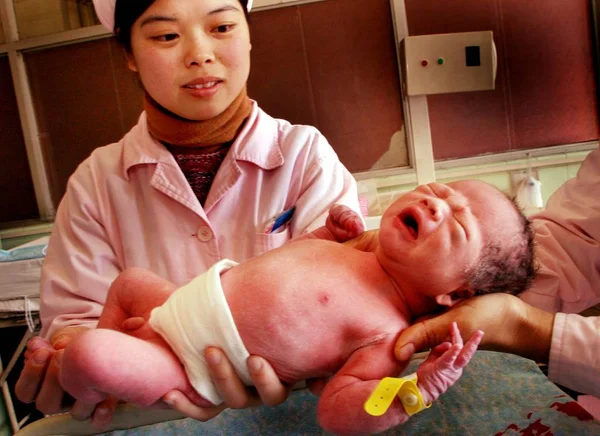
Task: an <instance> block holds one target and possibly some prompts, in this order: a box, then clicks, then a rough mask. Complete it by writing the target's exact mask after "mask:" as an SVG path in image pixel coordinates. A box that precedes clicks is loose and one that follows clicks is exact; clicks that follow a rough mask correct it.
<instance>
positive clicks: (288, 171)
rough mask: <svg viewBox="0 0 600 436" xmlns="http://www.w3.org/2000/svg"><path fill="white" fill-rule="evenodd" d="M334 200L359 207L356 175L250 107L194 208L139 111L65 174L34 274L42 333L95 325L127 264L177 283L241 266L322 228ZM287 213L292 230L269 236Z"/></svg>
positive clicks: (307, 137)
mask: <svg viewBox="0 0 600 436" xmlns="http://www.w3.org/2000/svg"><path fill="white" fill-rule="evenodd" d="M334 203H342V204H346V205H347V206H349V207H351V208H352V209H354V210H356V211H357V212H359V206H358V195H357V190H356V183H355V180H354V178H353V177H352V175H351V174H350V173H349V172H348V171H347V170H346V168H345V167H344V166H343V165H342V164H341V163H340V161H339V159H338V157H337V155H336V154H335V152H334V151H333V149H332V148H331V146H330V145H329V143H328V142H327V140H326V139H325V138H324V137H323V135H321V134H320V133H319V132H318V131H317V129H315V128H313V127H309V126H298V125H291V124H290V123H288V122H287V121H283V120H278V119H274V118H272V117H270V116H269V115H267V114H266V113H265V112H263V111H262V110H261V109H260V108H259V107H258V106H257V104H256V103H253V108H252V113H251V115H250V117H249V119H248V120H247V122H246V124H245V126H244V127H243V129H242V131H241V132H240V134H239V135H238V137H237V139H236V140H235V142H234V143H233V145H232V147H231V149H230V151H229V153H228V154H227V156H226V157H225V160H224V161H223V163H222V165H221V167H220V169H219V171H218V173H217V175H216V177H215V179H214V182H213V185H212V187H211V190H210V192H209V195H208V198H207V200H206V203H205V205H204V207H202V206H201V205H200V203H199V201H198V199H197V198H196V196H195V195H194V193H193V192H192V189H191V188H190V186H189V184H188V182H187V181H186V179H185V177H184V175H183V173H182V172H181V170H180V168H179V166H178V165H177V163H176V162H175V160H174V158H173V156H172V155H171V153H170V152H169V151H168V150H167V149H166V148H165V147H164V146H163V145H161V144H160V143H158V142H157V141H156V140H154V139H153V138H152V137H151V136H150V135H149V133H148V128H147V124H146V116H145V114H142V116H141V117H140V120H139V122H138V124H137V125H136V126H135V127H134V128H133V129H132V130H131V131H130V132H129V133H127V134H126V135H125V136H124V137H123V139H122V140H121V141H119V142H118V143H116V144H111V145H108V146H105V147H101V148H98V149H96V150H95V151H94V152H93V153H92V154H91V156H90V157H89V158H88V159H86V160H85V161H84V162H83V163H82V164H81V165H80V166H79V168H78V169H77V170H76V171H75V173H74V174H73V175H72V176H71V178H70V179H69V183H68V186H67V191H66V194H65V196H64V198H63V199H62V201H61V203H60V206H59V208H58V212H57V216H56V221H55V223H54V228H53V231H52V236H51V238H50V244H49V248H48V253H47V256H46V259H45V262H44V265H43V268H42V278H41V318H42V323H43V330H42V335H43V336H46V337H49V336H50V335H51V334H52V333H53V332H54V331H55V330H56V329H58V328H60V327H63V326H67V325H87V326H90V327H93V326H95V325H96V322H97V320H98V317H99V316H100V313H101V311H102V307H103V304H104V302H105V300H106V296H107V293H108V288H109V285H110V283H111V282H112V281H113V280H114V279H115V277H116V276H117V275H118V274H119V273H120V272H121V271H123V270H124V269H125V268H127V267H134V266H135V267H142V268H147V269H149V270H151V271H153V272H154V273H156V274H158V275H160V276H162V277H164V278H166V279H168V280H170V281H172V282H174V283H175V284H176V285H178V286H180V285H183V284H184V283H186V282H188V281H190V280H191V279H192V278H194V277H195V276H197V275H198V274H200V273H202V272H204V271H205V270H206V269H208V268H209V267H210V266H211V265H213V264H214V263H215V262H217V261H218V260H220V259H223V258H228V259H232V260H235V261H237V262H241V261H243V260H246V259H248V258H250V257H253V256H256V255H259V254H261V253H263V252H265V251H268V250H272V249H274V248H276V247H279V246H281V245H283V244H284V243H285V242H286V241H288V240H290V239H291V238H293V237H295V236H298V235H300V234H302V233H304V232H307V231H311V230H313V229H315V228H317V227H319V226H321V225H323V224H324V222H325V218H326V216H327V213H328V209H329V206H330V205H331V204H334ZM292 206H295V207H296V210H295V213H294V215H293V217H292V219H291V221H290V222H289V223H288V225H286V226H284V227H282V228H281V229H280V230H279V231H277V232H275V233H272V234H267V233H266V230H267V229H268V228H269V227H270V224H271V222H272V220H273V218H275V217H276V216H278V215H279V214H281V213H282V212H283V211H285V210H287V209H289V208H291V207H292Z"/></svg>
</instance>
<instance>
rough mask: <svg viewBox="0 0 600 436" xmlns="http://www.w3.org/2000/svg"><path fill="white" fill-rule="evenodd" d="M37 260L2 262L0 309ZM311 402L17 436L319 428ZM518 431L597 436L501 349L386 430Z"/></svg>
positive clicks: (29, 302) (26, 301) (300, 396)
mask: <svg viewBox="0 0 600 436" xmlns="http://www.w3.org/2000/svg"><path fill="white" fill-rule="evenodd" d="M379 219H380V217H375V218H373V219H371V220H368V222H367V227H368V228H376V227H378V221H379ZM45 242H46V241H44V240H38V241H34V243H30V244H29V246H36V245H37V249H38V250H39V248H40V245H42V246H43V244H44V243H45ZM42 254H43V253H42ZM41 261H42V259H41V257H34V258H31V259H22V260H18V261H15V262H12V263H14V264H15V265H16V266H10V267H8V268H7V267H6V266H5V267H4V270H3V271H8V273H9V274H12V277H13V278H12V279H11V280H12V281H13V282H14V284H16V286H8V287H7V286H4V287H0V292H1V293H0V295H1V296H3V298H0V302H4V307H5V308H6V309H7V310H8V312H6V311H3V312H0V313H4V314H8V313H12V315H16V316H18V317H20V318H21V322H24V319H25V318H26V313H27V312H28V311H29V312H30V313H32V314H34V315H35V313H36V310H37V306H38V304H39V302H38V301H37V298H38V281H39V269H40V267H41ZM1 267H2V264H1V263H0V268H1ZM0 307H1V306H0ZM424 358H425V355H424V354H423V353H421V354H419V355H417V356H416V358H415V359H414V360H413V361H412V362H411V364H410V366H409V368H408V369H407V372H413V371H414V370H415V368H416V366H417V365H418V364H419V363H420V362H421V361H422V360H423V359H424ZM316 405H317V399H316V397H314V396H312V394H310V393H309V392H308V391H306V390H297V391H294V392H293V393H292V394H291V396H290V398H289V399H288V400H287V401H286V402H285V403H284V404H282V405H281V406H278V407H258V408H253V409H246V410H227V411H225V412H223V413H222V414H221V415H219V416H218V417H216V418H215V419H213V420H211V421H209V422H206V423H201V422H197V421H194V420H191V419H185V418H183V417H182V416H181V415H179V414H178V413H177V412H175V411H172V410H142V409H138V408H136V407H134V406H131V405H121V406H119V408H118V411H117V413H116V415H115V419H114V420H113V422H112V424H111V426H110V427H109V428H107V429H104V430H103V431H104V433H99V430H98V429H96V428H94V427H92V426H91V424H90V423H89V422H79V421H75V420H73V419H71V418H70V415H68V414H59V415H55V416H50V417H46V418H44V419H41V420H39V421H36V422H33V423H31V424H29V425H27V426H26V427H24V428H23V429H21V430H20V431H19V432H18V433H17V435H19V436H44V435H88V434H104V435H111V436H113V435H114V436H120V435H151V436H152V435H181V434H201V435H256V434H293V435H301V434H307V435H315V434H325V433H324V432H323V431H322V430H321V429H320V427H319V426H318V423H317V420H316ZM523 433H529V434H546V435H549V434H554V435H561V434H563V435H572V434H577V435H588V434H589V435H592V434H594V435H600V422H598V421H596V420H594V419H593V418H592V416H591V415H589V414H588V413H587V412H586V411H585V410H584V409H583V408H582V407H581V406H580V405H579V404H578V403H577V402H575V401H574V400H573V398H572V397H570V396H568V395H567V394H566V393H565V392H563V391H561V390H560V389H559V388H558V387H557V386H556V385H554V384H553V383H552V382H550V381H549V380H548V379H547V378H546V376H545V375H544V374H543V373H542V372H541V371H540V368H539V367H538V365H536V364H535V363H534V362H532V361H530V360H527V359H523V358H520V357H517V356H513V355H509V354H503V353H495V352H487V351H479V352H477V353H476V355H475V357H474V359H473V361H472V362H471V363H470V364H469V365H468V366H467V368H466V369H465V372H464V375H463V377H462V378H461V380H460V381H459V382H458V383H457V384H456V385H455V386H454V387H453V388H452V389H450V391H449V392H447V393H446V394H444V395H443V396H442V398H440V399H439V400H438V401H436V402H435V403H434V405H433V406H432V407H431V408H430V409H427V410H426V411H423V412H421V413H420V414H419V415H417V416H415V417H413V418H412V419H411V420H409V422H408V423H406V424H405V425H403V426H402V427H400V428H398V429H394V430H391V431H389V432H388V433H387V434H406V435H412V434H445V435H454V434H456V435H496V434H497V435H505V434H506V435H513V434H514V435H516V434H523Z"/></svg>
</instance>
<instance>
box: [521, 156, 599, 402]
mask: <svg viewBox="0 0 600 436" xmlns="http://www.w3.org/2000/svg"><path fill="white" fill-rule="evenodd" d="M532 219H533V223H534V226H535V230H536V244H537V245H536V255H537V257H538V262H539V266H540V270H539V276H538V278H537V279H536V281H535V283H534V286H533V287H532V289H530V290H528V291H527V292H525V293H523V294H522V298H523V300H524V301H526V302H528V303H530V304H532V305H533V306H537V307H540V308H542V309H545V310H547V311H550V312H564V313H558V314H557V315H556V318H555V321H554V330H553V333H552V345H551V350H550V362H549V366H548V369H549V377H550V379H552V380H553V381H555V382H557V383H559V384H562V385H564V386H566V387H569V388H571V389H575V390H577V391H579V392H584V393H588V394H592V395H595V396H600V318H584V317H581V316H579V315H576V314H575V313H578V312H581V311H582V310H584V309H586V308H588V307H590V306H593V305H595V304H598V303H600V150H594V151H593V152H591V153H590V154H589V155H588V157H587V158H586V159H585V161H584V162H583V164H582V166H581V168H580V170H579V172H578V174H577V177H575V178H574V179H572V180H570V181H568V182H567V183H565V184H564V185H563V186H562V187H561V188H560V189H559V190H558V191H557V192H556V193H555V194H554V195H552V197H551V198H550V199H549V200H548V205H547V207H546V210H544V212H542V213H540V214H537V215H535V216H533V217H532Z"/></svg>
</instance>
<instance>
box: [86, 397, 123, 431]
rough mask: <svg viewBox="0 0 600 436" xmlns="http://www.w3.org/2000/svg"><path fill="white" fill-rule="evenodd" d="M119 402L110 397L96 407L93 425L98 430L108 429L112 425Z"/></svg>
mask: <svg viewBox="0 0 600 436" xmlns="http://www.w3.org/2000/svg"><path fill="white" fill-rule="evenodd" d="M118 403H119V401H118V400H117V399H116V398H114V397H108V398H107V399H106V400H104V401H102V402H101V403H99V404H98V405H97V406H96V410H94V415H93V417H92V425H93V426H94V427H97V428H103V427H106V426H107V425H108V424H110V423H111V421H112V419H113V415H114V414H115V409H116V408H117V404H118Z"/></svg>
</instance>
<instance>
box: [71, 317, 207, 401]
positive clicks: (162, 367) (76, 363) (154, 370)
mask: <svg viewBox="0 0 600 436" xmlns="http://www.w3.org/2000/svg"><path fill="white" fill-rule="evenodd" d="M60 382H61V385H62V386H63V388H64V389H65V390H66V391H67V392H68V393H69V394H71V395H72V396H73V397H75V398H76V399H78V400H83V401H84V402H89V403H97V402H100V401H102V400H103V399H105V398H106V397H108V396H114V397H116V398H117V399H119V400H122V401H126V402H131V403H134V404H137V405H139V406H151V405H154V404H155V403H158V402H159V401H160V400H161V397H162V396H163V395H165V394H166V393H167V392H170V391H171V390H173V389H177V390H181V391H182V392H183V393H184V394H186V395H188V397H189V398H195V397H198V395H197V393H196V392H195V391H193V389H192V388H191V386H190V384H189V383H188V381H187V377H186V375H185V372H184V370H183V368H182V366H181V364H180V363H179V360H178V359H177V357H176V356H175V355H174V354H173V353H172V352H171V351H170V349H169V348H168V346H167V345H166V344H165V343H164V342H163V343H159V342H158V341H143V340H141V339H137V338H134V337H131V336H128V335H126V334H124V333H120V332H116V331H112V330H105V329H96V330H90V331H89V332H86V333H84V334H82V335H81V336H79V337H78V338H77V339H75V340H74V341H73V342H71V343H70V344H69V345H68V346H67V348H66V349H65V353H64V357H63V362H62V369H61V373H60ZM205 402H206V406H209V405H211V404H210V403H209V402H208V401H205Z"/></svg>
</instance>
